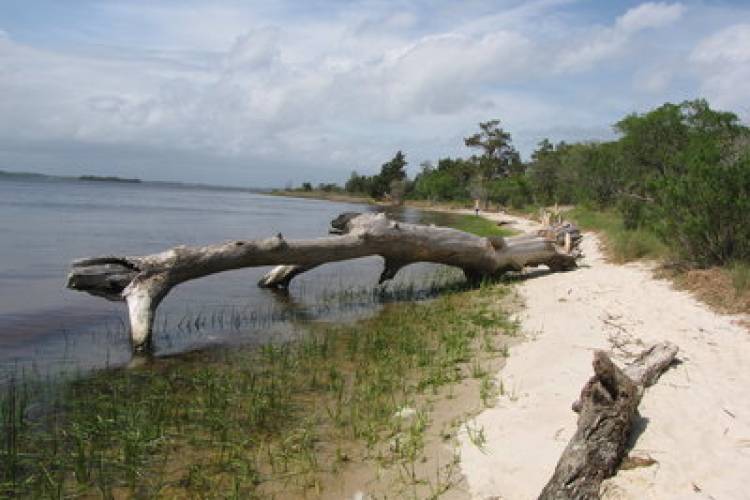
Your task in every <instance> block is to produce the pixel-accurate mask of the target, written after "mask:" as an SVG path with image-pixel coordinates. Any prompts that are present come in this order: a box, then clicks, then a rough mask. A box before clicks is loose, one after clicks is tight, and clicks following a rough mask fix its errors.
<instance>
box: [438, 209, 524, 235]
mask: <svg viewBox="0 0 750 500" xmlns="http://www.w3.org/2000/svg"><path fill="white" fill-rule="evenodd" d="M451 227H453V228H455V229H460V230H461V231H466V232H467V233H472V234H476V235H477V236H485V237H486V236H511V235H512V234H513V232H512V231H510V230H509V229H507V228H503V227H501V226H498V225H497V223H496V222H493V221H491V220H489V219H486V218H484V217H479V216H476V215H469V214H457V215H455V219H454V220H452V221H451Z"/></svg>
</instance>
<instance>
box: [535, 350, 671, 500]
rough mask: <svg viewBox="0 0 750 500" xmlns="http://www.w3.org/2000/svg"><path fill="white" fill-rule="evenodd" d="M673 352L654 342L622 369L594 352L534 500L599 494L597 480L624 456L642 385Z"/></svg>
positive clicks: (569, 499) (653, 378) (650, 381)
mask: <svg viewBox="0 0 750 500" xmlns="http://www.w3.org/2000/svg"><path fill="white" fill-rule="evenodd" d="M677 351H678V349H677V346H676V345H674V344H671V343H669V342H664V343H661V344H656V345H654V346H652V347H650V348H649V349H647V350H645V351H644V352H643V353H641V354H640V355H639V356H638V357H637V358H636V359H635V361H633V363H631V364H630V365H628V366H627V367H626V368H625V369H624V370H621V369H620V368H618V367H617V366H616V365H615V364H614V363H613V362H612V360H611V359H610V358H609V356H607V354H606V353H604V352H603V351H596V352H595V353H594V362H593V365H594V376H593V377H592V378H591V379H590V380H589V381H588V382H587V383H586V385H585V386H584V387H583V390H582V391H581V396H580V398H579V399H578V400H577V401H576V402H575V403H573V411H575V412H577V413H578V414H579V417H578V429H577V430H576V433H575V435H574V436H573V438H572V439H571V440H570V442H569V443H568V446H567V447H566V448H565V451H564V452H563V454H562V456H561V457H560V460H559V462H558V463H557V467H556V468H555V472H554V474H553V475H552V478H551V479H550V480H549V482H548V483H547V485H546V486H545V487H544V489H543V490H542V493H541V495H540V496H539V499H540V500H572V499H576V500H588V499H598V498H599V488H600V486H601V483H602V481H603V480H605V479H607V478H609V477H612V476H614V475H615V473H616V472H617V468H618V467H619V465H620V462H621V461H622V459H623V457H624V455H625V452H626V449H627V444H628V440H629V438H630V433H631V429H632V425H633V421H634V419H635V417H636V416H637V414H638V404H639V403H640V401H641V396H642V394H643V389H644V388H645V387H648V386H650V385H652V384H654V383H655V382H656V381H657V380H658V379H659V376H660V375H661V374H662V373H663V372H664V371H665V370H666V369H667V368H668V367H669V366H670V365H671V364H672V363H673V362H674V360H675V356H676V355H677Z"/></svg>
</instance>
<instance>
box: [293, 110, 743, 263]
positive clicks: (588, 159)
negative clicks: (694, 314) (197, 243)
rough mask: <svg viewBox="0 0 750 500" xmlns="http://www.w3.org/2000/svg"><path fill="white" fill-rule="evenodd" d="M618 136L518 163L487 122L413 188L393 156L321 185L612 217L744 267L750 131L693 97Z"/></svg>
mask: <svg viewBox="0 0 750 500" xmlns="http://www.w3.org/2000/svg"><path fill="white" fill-rule="evenodd" d="M614 128H615V130H616V131H617V133H618V134H619V138H618V139H617V140H615V141H610V142H593V141H592V142H580V143H573V144H570V143H565V142H560V143H557V144H553V143H552V142H550V141H549V140H548V139H544V140H543V141H541V142H540V143H539V145H538V147H537V149H536V150H535V151H534V152H533V154H532V155H531V159H530V160H529V161H528V162H523V161H522V160H521V158H520V155H519V154H518V152H517V150H516V149H515V148H514V146H513V144H512V140H511V135H510V134H509V133H508V132H506V131H505V130H503V128H502V127H501V126H500V121H499V120H491V121H488V122H485V123H481V124H480V125H479V131H478V132H477V133H476V134H474V135H472V136H470V137H466V138H465V139H464V143H465V144H466V146H468V147H470V148H472V149H474V150H475V151H476V153H475V154H473V155H472V156H470V157H468V158H455V159H453V158H443V159H440V160H438V162H437V164H433V163H431V162H425V163H423V164H422V165H421V167H422V170H421V172H420V173H419V174H417V176H416V177H415V178H414V179H411V180H410V179H408V178H407V176H406V172H405V167H406V157H405V155H404V154H403V153H402V152H401V151H399V152H398V153H397V154H396V156H395V157H394V158H393V159H392V160H390V161H389V162H387V163H385V164H383V165H382V167H381V170H380V173H379V174H376V175H372V176H365V175H359V174H358V173H357V172H353V173H352V175H351V177H350V178H349V180H348V181H347V182H346V184H345V185H344V187H343V188H341V187H339V186H337V185H335V184H327V185H323V186H319V187H322V188H324V190H326V191H346V192H349V193H352V194H366V195H369V196H371V197H373V198H383V197H387V196H390V197H391V198H394V199H396V200H398V199H401V198H410V199H420V200H432V201H436V202H440V201H468V200H473V199H479V200H481V202H482V203H484V204H487V203H493V204H498V205H502V206H510V207H514V208H523V207H525V206H527V205H532V204H538V205H549V204H552V203H560V204H579V205H587V206H591V207H594V208H597V209H614V210H617V211H619V212H620V214H621V215H622V217H623V221H624V224H625V227H626V228H627V229H647V230H649V231H652V232H655V233H657V234H658V235H659V236H660V237H661V238H662V239H663V240H664V241H665V242H667V243H668V245H669V246H670V247H671V248H672V249H673V251H674V252H675V253H676V254H678V255H679V256H681V257H682V258H683V259H685V260H688V261H690V262H692V263H695V264H698V265H711V264H726V263H729V262H731V261H734V260H743V261H748V260H750V216H749V215H748V214H750V129H748V127H746V126H745V125H743V124H742V123H741V122H740V120H739V118H738V117H737V115H735V114H734V113H731V112H723V111H716V110H713V109H711V108H710V107H709V105H708V103H707V102H706V101H705V100H702V99H698V100H693V101H685V102H683V103H680V104H671V103H666V104H664V105H662V106H660V107H658V108H656V109H654V110H652V111H649V112H647V113H644V114H635V113H634V114H630V115H628V116H626V117H624V118H623V119H622V120H620V121H618V122H617V123H616V124H615V125H614ZM303 189H305V190H312V186H311V185H310V184H307V183H306V184H305V185H303Z"/></svg>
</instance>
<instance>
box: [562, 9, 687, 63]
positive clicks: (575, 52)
mask: <svg viewBox="0 0 750 500" xmlns="http://www.w3.org/2000/svg"><path fill="white" fill-rule="evenodd" d="M684 10H685V9H684V7H683V6H682V4H679V3H674V4H666V3H644V4H641V5H639V6H638V7H634V8H632V9H630V10H628V11H627V12H625V14H623V15H622V16H620V17H618V18H617V20H616V21H615V23H614V25H613V26H611V27H606V28H599V29H594V30H590V31H586V32H584V33H583V34H582V35H581V37H580V39H579V40H577V41H575V42H574V43H572V44H570V45H569V46H568V47H567V48H566V50H564V51H563V52H562V53H561V55H560V58H559V60H558V61H557V64H556V67H557V69H558V70H560V71H580V70H586V69H589V68H591V67H592V66H593V65H595V64H597V63H599V62H601V61H603V60H605V59H609V58H612V57H614V56H617V55H619V54H621V53H622V52H623V51H625V49H626V48H627V46H628V44H629V43H630V42H631V41H632V39H633V37H634V36H635V35H636V34H637V33H638V32H639V31H642V30H645V29H648V28H659V27H663V26H667V25H669V24H671V23H674V22H675V21H677V20H678V19H679V18H680V17H681V16H682V14H683V12H684Z"/></svg>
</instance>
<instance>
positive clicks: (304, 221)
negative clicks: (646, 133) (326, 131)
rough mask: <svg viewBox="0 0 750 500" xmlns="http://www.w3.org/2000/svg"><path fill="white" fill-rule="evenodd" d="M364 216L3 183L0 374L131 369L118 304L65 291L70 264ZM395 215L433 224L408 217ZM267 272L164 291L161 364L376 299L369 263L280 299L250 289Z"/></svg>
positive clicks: (318, 208) (230, 200) (395, 288)
mask: <svg viewBox="0 0 750 500" xmlns="http://www.w3.org/2000/svg"><path fill="white" fill-rule="evenodd" d="M368 209H369V208H368V207H366V206H362V205H355V204H348V203H331V202H325V201H316V200H300V199H291V198H279V197H272V196H265V195H259V194H251V193H246V192H237V191H228V190H210V189H198V188H188V187H168V186H158V185H146V184H119V183H107V182H77V181H45V180H29V181H27V180H23V181H20V180H0V369H4V370H6V371H7V370H8V369H12V370H17V369H19V367H20V368H22V369H24V370H33V371H37V372H40V373H46V372H48V371H58V370H60V369H64V370H77V369H85V368H91V367H102V366H112V365H118V364H122V363H125V362H127V361H128V359H129V357H130V348H129V344H128V337H127V326H126V317H125V314H124V305H123V304H122V303H116V302H108V301H106V300H104V299H101V298H96V297H91V296H89V295H87V294H84V293H80V292H75V291H71V290H67V289H66V288H65V278H66V273H67V269H68V266H69V264H70V262H71V261H72V260H73V259H76V258H80V257H86V256H97V255H108V254H120V255H122V254H125V255H139V254H147V253H152V252H156V251H160V250H163V249H165V248H167V247H170V246H173V245H177V244H187V245H195V244H207V243H216V242H220V241H223V240H229V239H240V238H243V239H250V238H263V237H268V236H270V235H274V234H276V233H278V232H281V233H283V234H284V235H285V236H286V237H287V238H303V237H315V236H323V235H326V234H327V232H328V228H329V222H330V220H331V219H333V218H334V217H335V216H336V215H338V214H339V213H341V212H343V211H365V210H368ZM394 215H395V216H396V217H398V218H400V219H402V220H410V221H418V220H422V221H425V217H435V216H434V215H426V214H422V213H419V212H416V211H410V210H406V211H403V212H400V213H396V214H394ZM430 221H431V222H432V221H434V220H430ZM437 222H438V223H439V222H441V221H440V220H437ZM267 270H268V268H256V269H245V270H239V271H232V272H227V273H221V274H218V275H214V276H209V277H206V278H202V279H200V280H196V281H193V282H189V283H186V284H183V285H180V286H179V287H177V288H175V289H174V290H172V292H171V293H170V294H169V295H168V296H167V298H166V299H165V301H164V302H163V303H162V304H161V305H160V307H159V315H158V317H157V321H156V333H155V337H154V338H155V345H156V350H157V354H168V353H173V352H180V351H184V350H187V349H193V348H197V347H201V346H205V345H208V344H217V343H231V342H266V341H270V340H273V339H279V338H281V339H283V338H285V337H288V336H289V335H291V334H292V333H293V331H294V330H295V328H294V325H299V324H302V323H304V322H305V321H311V320H316V319H340V318H348V317H351V316H352V315H359V314H362V313H363V312H364V313H366V312H368V311H370V312H371V311H373V310H375V309H376V308H377V307H378V303H379V301H380V300H379V299H382V297H383V294H384V291H383V289H381V288H378V287H374V285H375V283H376V282H377V277H378V274H379V272H380V270H381V263H380V259H379V258H377V257H373V258H367V259H359V260H356V261H350V262H343V263H336V264H329V265H325V266H322V267H320V268H318V269H316V270H314V271H311V272H310V273H307V274H305V275H303V276H300V277H298V278H297V279H296V280H295V281H294V282H293V285H292V288H291V290H290V293H289V295H288V296H285V295H281V294H278V293H274V292H272V291H269V290H262V289H259V288H258V287H257V286H256V282H257V280H258V279H259V278H260V276H261V275H262V274H263V273H264V272H266V271H267ZM454 276H455V275H452V274H451V273H448V272H446V271H445V269H443V268H440V267H439V266H429V265H418V266H410V267H409V268H407V269H406V270H405V272H403V273H402V274H401V275H400V276H399V277H398V279H397V280H396V283H394V284H393V285H390V288H388V289H387V290H386V292H388V291H389V290H390V295H389V294H388V293H385V296H386V297H388V296H392V295H393V294H394V293H396V294H398V293H401V292H403V291H405V290H409V291H411V290H412V287H413V284H414V283H417V285H416V288H417V293H418V294H419V293H421V292H420V290H421V289H423V288H425V287H427V286H428V285H427V284H428V283H432V282H433V280H438V281H439V280H446V279H454V278H453V277H454Z"/></svg>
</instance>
